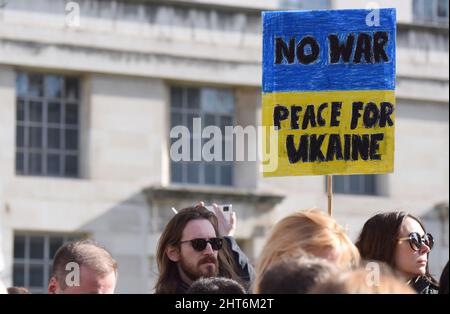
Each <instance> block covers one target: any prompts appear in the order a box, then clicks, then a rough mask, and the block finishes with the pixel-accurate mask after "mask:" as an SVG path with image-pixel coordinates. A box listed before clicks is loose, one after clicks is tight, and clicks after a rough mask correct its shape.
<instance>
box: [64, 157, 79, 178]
mask: <svg viewBox="0 0 450 314" xmlns="http://www.w3.org/2000/svg"><path fill="white" fill-rule="evenodd" d="M65 158H66V160H65V169H64V170H65V171H64V172H65V175H66V176H69V177H76V176H77V175H78V157H76V156H66V157H65Z"/></svg>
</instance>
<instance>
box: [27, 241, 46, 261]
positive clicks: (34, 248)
mask: <svg viewBox="0 0 450 314" xmlns="http://www.w3.org/2000/svg"><path fill="white" fill-rule="evenodd" d="M30 258H33V259H43V258H44V237H39V236H33V237H30Z"/></svg>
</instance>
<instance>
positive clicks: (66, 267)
mask: <svg viewBox="0 0 450 314" xmlns="http://www.w3.org/2000/svg"><path fill="white" fill-rule="evenodd" d="M116 283H117V262H116V261H115V260H114V259H113V258H112V256H111V255H110V254H109V253H108V251H106V249H104V248H103V247H101V246H99V245H98V244H96V243H95V242H94V241H92V240H79V241H75V242H70V243H67V244H65V245H64V246H62V247H61V248H59V249H58V251H57V252H56V254H55V256H54V258H53V268H52V275H51V278H50V282H49V284H48V292H49V293H51V294H60V293H67V294H97V293H98V294H111V293H114V290H115V288H116Z"/></svg>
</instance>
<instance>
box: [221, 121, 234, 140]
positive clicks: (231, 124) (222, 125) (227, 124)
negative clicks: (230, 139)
mask: <svg viewBox="0 0 450 314" xmlns="http://www.w3.org/2000/svg"><path fill="white" fill-rule="evenodd" d="M226 126H233V119H232V118H231V117H226V116H222V117H220V130H221V131H222V134H223V135H224V136H225V127H226Z"/></svg>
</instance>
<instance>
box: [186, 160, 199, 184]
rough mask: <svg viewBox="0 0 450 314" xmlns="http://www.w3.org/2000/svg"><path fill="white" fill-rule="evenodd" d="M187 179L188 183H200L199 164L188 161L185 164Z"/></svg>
mask: <svg viewBox="0 0 450 314" xmlns="http://www.w3.org/2000/svg"><path fill="white" fill-rule="evenodd" d="M187 176H188V177H187V181H188V182H189V183H195V184H198V183H200V164H199V163H195V162H190V163H188V164H187Z"/></svg>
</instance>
